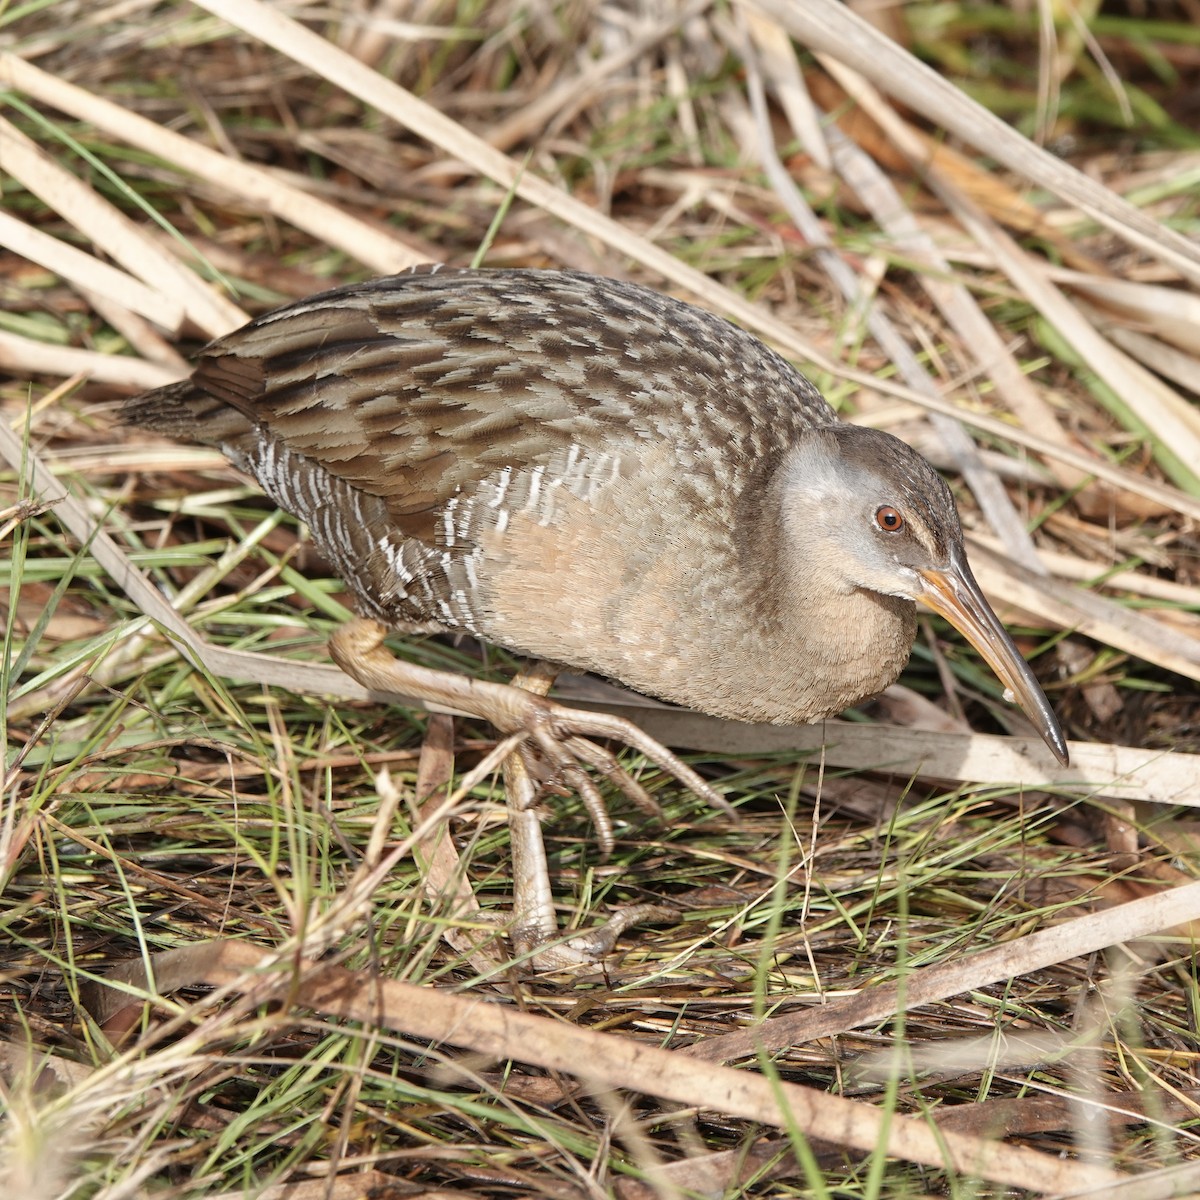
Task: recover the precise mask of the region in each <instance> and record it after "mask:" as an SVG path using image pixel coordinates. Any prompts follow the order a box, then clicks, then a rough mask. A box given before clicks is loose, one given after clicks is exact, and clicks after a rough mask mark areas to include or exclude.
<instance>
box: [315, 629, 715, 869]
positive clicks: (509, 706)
mask: <svg viewBox="0 0 1200 1200" xmlns="http://www.w3.org/2000/svg"><path fill="white" fill-rule="evenodd" d="M387 632H388V631H387V627H386V626H384V625H382V624H380V623H379V622H378V621H370V620H366V619H363V618H357V619H355V620H353V621H350V622H348V623H347V624H346V625H343V626H342V627H341V628H340V629H338V630H337V631H336V632H335V633H334V635H333V636H332V637H331V638H330V639H329V653H330V655H331V656H332V657H333V661H334V662H336V663H337V665H338V666H339V667H341V668H342V670H343V671H345V672H346V674H347V675H349V676H350V677H351V678H353V679H356V680H358V682H359V683H361V684H362V685H363V686H364V687H367V688H371V689H373V690H375V691H381V692H398V693H400V694H401V695H405V696H413V697H415V698H416V699H418V700H424V701H427V702H429V703H431V704H436V705H439V706H443V707H445V708H451V709H454V710H456V711H458V712H462V713H466V714H468V715H469V716H473V717H480V718H482V719H483V720H485V721H490V722H491V723H492V725H494V726H495V727H496V728H497V729H498V730H499V731H500V732H501V733H504V734H510V733H521V734H524V735H525V739H526V745H527V746H528V747H529V748H530V750H534V751H536V752H538V753H540V755H541V757H542V759H543V760H544V762H545V764H546V765H547V766H548V768H549V770H550V772H551V774H557V775H558V776H559V777H561V779H562V781H563V782H564V783H566V784H569V785H570V786H571V787H573V788H575V789H577V790H578V792H579V795H580V797H581V798H582V799H583V801H584V803H585V804H586V805H587V807H588V811H589V812H590V813H591V815H592V819H593V820H594V821H595V822H596V831H597V835H598V837H599V840H600V845H601V847H602V849H603V850H604V851H605V853H608V852H609V851H610V850H611V849H612V826H611V822H609V820H608V817H607V814H606V813H605V809H604V802H603V800H602V799H601V797H600V793H599V790H598V789H597V788H596V785H595V784H594V783H593V782H592V780H591V779H590V778H589V776H588V774H587V772H586V771H585V770H584V769H583V766H584V765H587V766H591V767H594V768H595V769H596V770H598V771H600V773H601V774H603V775H605V776H606V777H607V778H609V779H610V780H612V782H613V783H615V784H616V785H617V787H619V788H620V789H621V791H622V792H624V793H625V795H626V796H628V797H629V799H630V800H632V801H633V802H634V803H635V804H637V805H638V807H639V808H642V809H643V810H646V811H649V812H651V813H657V812H658V806H657V805H656V804H655V803H654V801H653V799H652V798H651V797H650V795H649V794H648V793H647V792H646V790H645V788H643V787H642V786H641V784H639V783H638V782H637V781H636V780H635V779H633V778H632V777H631V776H630V775H629V774H628V773H627V772H626V771H624V770H623V769H622V768H621V767H620V765H619V764H618V763H617V760H616V759H615V758H614V757H613V756H612V755H611V754H610V753H609V752H608V751H607V750H604V749H603V748H602V747H600V746H597V745H596V744H595V743H594V742H593V741H592V740H591V739H592V738H612V739H615V740H616V741H619V742H624V743H625V744H626V745H628V746H631V747H633V749H635V750H638V751H640V752H641V753H642V754H643V755H645V757H646V758H648V759H649V760H650V761H651V762H653V763H656V764H657V765H658V766H659V767H661V768H662V769H663V770H664V771H667V772H668V773H670V774H671V775H674V776H675V778H676V779H678V780H679V782H680V783H682V784H683V785H684V786H685V787H687V788H688V789H690V790H691V791H693V792H695V793H696V795H698V796H700V797H701V798H702V799H704V800H707V801H708V803H709V804H711V805H713V806H714V807H715V808H719V809H721V810H722V811H723V812H725V813H728V814H729V815H730V816H733V815H734V813H733V810H732V808H730V806H729V804H728V802H727V801H726V800H725V798H724V797H723V796H721V795H720V794H719V793H718V792H717V791H715V790H714V789H713V788H712V787H711V786H710V785H709V784H708V783H706V782H705V781H704V780H703V779H701V778H700V776H699V775H697V774H696V772H695V771H693V770H692V768H691V767H689V766H688V765H687V764H686V763H684V762H682V761H680V759H679V758H677V757H676V756H675V755H674V754H672V753H671V751H670V750H668V749H667V748H666V747H665V746H663V745H661V744H660V743H658V742H656V741H655V740H654V739H653V738H652V737H650V736H649V734H647V733H645V732H643V731H642V730H641V729H639V728H638V727H637V726H636V725H634V724H633V722H632V721H627V720H625V719H624V718H623V717H617V716H613V715H612V714H610V713H593V712H586V711H585V710H583V709H575V708H568V707H567V706H566V705H564V704H557V703H555V702H554V701H553V700H547V699H546V698H545V697H544V696H539V695H535V694H534V693H532V692H529V691H526V690H525V689H523V688H515V687H511V686H509V685H507V684H503V683H489V682H487V681H485V680H481V679H469V678H467V677H466V676H465V675H458V674H455V673H453V672H449V671H433V670H430V669H429V668H428V667H419V666H417V665H416V664H415V663H406V662H401V661H400V660H399V659H397V658H395V657H394V656H393V655H392V654H391V653H390V652H389V651H388V649H387V647H386V646H385V645H384V644H383V641H384V638H385V637H386V635H387ZM526 758H527V760H528V759H529V758H530V756H529V754H528V753H526ZM535 773H536V772H535Z"/></svg>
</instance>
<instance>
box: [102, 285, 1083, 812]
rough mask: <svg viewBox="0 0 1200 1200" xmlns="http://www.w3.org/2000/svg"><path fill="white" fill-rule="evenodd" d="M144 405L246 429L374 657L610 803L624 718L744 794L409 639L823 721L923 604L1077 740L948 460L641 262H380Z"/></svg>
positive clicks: (1040, 722) (864, 681)
mask: <svg viewBox="0 0 1200 1200" xmlns="http://www.w3.org/2000/svg"><path fill="white" fill-rule="evenodd" d="M123 419H124V421H125V422H126V423H128V424H132V425H137V426H141V427H144V428H146V429H149V430H153V431H156V432H158V433H162V434H165V435H168V436H171V437H175V438H178V439H182V440H188V441H193V442H200V443H203V444H207V445H211V446H216V447H219V448H220V449H221V450H222V451H223V452H224V454H225V455H226V456H227V457H228V459H229V460H230V462H231V463H232V464H233V465H234V466H235V467H236V468H238V469H239V470H240V471H242V472H243V473H244V474H246V475H248V476H250V477H251V478H252V479H253V480H255V482H256V483H257V484H258V486H259V487H260V488H261V489H262V490H263V491H264V492H265V493H266V494H267V496H268V497H270V499H271V500H272V501H274V502H275V503H276V504H277V505H279V506H280V507H281V508H283V509H286V510H287V511H289V512H291V513H293V514H294V515H295V516H296V517H298V518H299V519H300V520H302V521H303V522H305V523H306V524H307V526H308V528H309V530H310V532H311V537H312V539H313V541H314V542H315V543H316V545H317V547H318V548H319V549H320V550H321V551H322V552H323V553H324V554H325V555H326V556H327V558H328V560H329V561H330V563H331V564H332V565H333V567H334V569H335V570H336V572H337V574H338V575H340V576H341V578H342V579H343V580H344V581H345V583H346V584H347V586H348V587H349V590H350V592H351V593H352V594H353V597H354V599H355V603H356V607H357V609H358V613H359V617H358V618H357V619H356V620H355V621H354V622H351V624H350V625H348V626H347V627H345V628H344V629H343V630H340V631H338V632H337V633H335V634H334V637H333V639H332V640H331V643H330V651H331V654H332V655H333V657H334V659H335V661H337V662H338V664H339V665H340V666H341V667H342V668H343V669H344V670H345V671H347V673H349V674H350V675H352V676H353V677H355V678H357V679H358V680H359V681H360V682H362V683H364V684H365V685H366V686H368V687H371V688H374V689H376V690H390V691H400V692H403V693H405V694H408V695H415V696H417V697H418V698H422V699H425V700H428V701H432V702H434V703H438V704H446V705H449V706H450V707H453V708H457V709H458V710H460V711H466V712H470V713H472V714H473V715H478V716H482V717H485V718H487V719H488V720H491V721H492V722H493V723H494V724H495V725H496V726H497V728H499V729H500V730H501V731H502V732H507V733H512V732H520V733H523V734H525V735H526V750H529V748H530V747H532V748H533V749H532V751H531V752H532V753H533V754H534V757H540V758H542V759H545V760H548V762H549V763H550V768H551V770H552V771H557V772H560V773H561V774H562V775H563V776H564V777H565V778H566V780H567V782H568V783H570V784H571V785H572V786H577V787H578V788H579V789H580V790H581V793H586V795H585V799H587V800H588V806H589V808H590V809H592V811H593V815H596V811H597V806H599V807H600V808H602V804H600V802H599V798H598V794H597V792H596V790H595V788H594V786H593V785H591V784H590V783H589V782H588V780H587V778H586V776H587V772H586V771H585V770H583V765H586V764H590V765H591V766H593V767H599V769H600V770H601V771H602V772H603V773H604V774H607V775H609V777H610V778H614V779H616V780H617V782H618V783H619V784H620V786H622V787H623V788H624V789H625V790H626V791H629V792H630V794H632V795H634V796H635V798H638V792H639V791H640V788H639V787H638V785H636V783H633V781H631V780H629V778H628V776H626V775H625V774H624V772H623V771H622V770H621V768H620V767H619V766H618V765H616V760H615V758H613V757H612V756H611V755H609V754H608V753H607V751H605V750H604V749H603V748H602V747H600V746H598V745H597V744H596V741H595V739H596V738H607V737H616V738H618V739H620V740H625V741H627V742H629V743H630V744H632V745H634V746H636V747H637V748H639V749H642V750H644V751H645V752H646V753H647V754H649V756H650V757H651V758H652V759H654V760H655V761H657V762H658V763H659V764H660V765H663V766H664V767H665V768H666V769H668V770H670V771H672V772H673V773H674V774H676V775H677V776H678V777H679V778H680V779H682V780H683V781H684V782H685V783H687V784H688V786H691V787H693V788H695V789H696V790H698V791H699V792H700V793H701V794H702V795H704V796H706V797H707V798H709V799H710V800H711V801H712V802H714V803H721V802H723V798H722V797H720V796H719V794H717V793H716V792H715V790H714V789H713V788H712V787H711V786H710V785H709V784H708V783H707V781H704V780H702V779H700V777H699V776H698V775H697V774H696V773H695V772H694V771H692V769H691V768H690V767H687V766H686V764H683V763H681V762H680V761H679V760H678V759H677V758H675V757H674V756H673V755H672V754H671V753H670V751H668V750H666V748H665V747H660V746H658V745H657V743H653V742H650V741H649V739H647V738H646V737H645V735H641V738H640V740H639V737H638V735H639V734H640V731H637V730H636V727H634V726H632V725H630V723H628V722H623V721H621V719H620V718H616V717H612V716H608V715H606V714H597V713H584V712H580V711H577V710H574V709H571V708H568V707H567V706H565V705H561V704H557V703H556V702H554V701H551V700H548V699H545V698H543V697H540V696H533V695H531V694H529V693H526V692H520V691H518V690H517V689H514V688H512V687H508V686H506V685H503V684H494V683H486V682H483V681H478V680H471V679H466V678H465V677H461V676H454V675H452V674H449V673H443V672H431V671H428V670H427V669H425V668H421V667H417V666H415V665H413V664H407V663H403V662H400V661H398V660H396V659H395V658H393V657H392V655H391V654H390V652H388V651H387V649H386V647H385V646H384V645H383V639H384V637H385V635H387V634H388V633H389V632H391V631H400V632H402V633H415V632H423V633H428V632H441V633H447V632H448V633H467V634H471V635H474V636H475V637H477V638H479V639H481V640H482V641H484V642H487V643H491V644H494V645H497V646H501V647H504V648H506V649H508V650H511V651H514V652H516V653H518V654H521V655H526V656H530V657H532V658H535V659H542V660H546V661H548V662H551V663H554V664H557V665H559V666H562V667H568V668H571V669H573V670H576V671H590V672H594V673H597V674H599V675H601V676H604V677H607V678H609V679H611V680H614V681H616V682H618V683H621V684H623V685H625V686H627V687H630V688H632V689H634V690H635V691H638V692H642V693H645V694H647V695H649V696H651V697H655V698H657V699H659V700H663V701H667V702H670V703H674V704H677V705H682V706H683V707H686V708H690V709H694V710H698V711H700V712H704V713H708V714H712V715H714V716H718V717H725V718H730V719H733V720H738V721H749V722H769V723H773V724H785V725H804V724H809V723H811V722H813V721H816V720H820V719H821V718H824V717H827V716H830V715H833V714H836V713H839V712H841V711H843V710H845V709H847V708H849V707H851V706H853V705H855V704H857V703H859V702H860V701H862V700H864V699H866V698H868V697H871V696H874V695H875V694H877V693H879V692H881V691H882V690H883V689H885V688H886V687H888V686H889V685H890V684H892V683H893V682H894V681H895V680H896V678H897V677H898V676H899V674H900V672H901V670H902V669H903V667H904V666H905V664H906V662H907V660H908V658H909V655H910V652H911V649H912V644H913V641H914V638H915V634H916V629H917V609H918V605H921V606H924V607H925V608H928V609H931V610H932V611H934V612H936V613H939V614H941V615H942V616H944V617H945V618H947V619H948V620H949V621H950V623H951V624H953V625H954V626H956V627H957V628H958V629H959V630H960V631H961V632H962V633H963V634H964V635H965V637H966V638H967V639H968V641H970V642H971V643H972V644H973V645H974V646H975V647H976V649H977V650H978V651H979V653H980V654H981V655H982V657H983V658H984V659H985V660H986V661H987V663H988V664H989V665H990V666H991V668H992V669H993V670H994V671H995V673H996V674H997V676H998V677H999V678H1000V680H1001V682H1002V683H1003V684H1004V685H1005V688H1006V692H1007V693H1008V694H1009V695H1010V696H1011V697H1012V698H1015V700H1016V701H1017V702H1018V703H1019V704H1020V706H1021V707H1022V708H1023V709H1024V711H1025V713H1026V714H1027V716H1028V717H1029V719H1030V721H1031V722H1032V723H1033V725H1034V727H1035V728H1036V729H1037V731H1038V732H1039V733H1040V734H1041V736H1042V738H1043V739H1044V740H1045V742H1046V744H1047V746H1048V747H1049V749H1050V751H1051V753H1053V755H1054V756H1055V757H1056V758H1057V759H1058V760H1059V761H1060V762H1062V763H1064V764H1065V763H1066V762H1067V746H1066V742H1065V739H1064V737H1063V733H1062V730H1061V728H1060V726H1059V723H1058V721H1057V719H1056V717H1055V715H1054V712H1053V709H1052V708H1051V706H1050V704H1049V703H1048V701H1047V700H1046V697H1045V695H1044V693H1043V691H1042V689H1041V687H1040V685H1039V684H1038V681H1037V679H1036V677H1035V675H1034V674H1033V672H1032V670H1031V669H1030V667H1029V665H1028V664H1027V663H1026V661H1025V660H1024V658H1023V657H1022V655H1021V653H1020V651H1019V650H1018V649H1017V647H1016V646H1015V644H1014V643H1013V641H1012V639H1011V637H1010V636H1009V635H1008V633H1007V632H1006V630H1005V628H1004V626H1003V624H1002V623H1001V622H1000V620H999V619H998V618H997V616H996V615H995V613H994V612H993V610H992V608H991V606H990V605H989V604H988V602H987V600H986V598H985V597H984V594H983V592H982V591H981V590H980V588H979V585H978V584H977V583H976V581H975V579H974V577H973V575H972V574H971V570H970V567H969V565H968V562H967V556H966V551H965V548H964V542H963V532H962V526H961V523H960V519H959V515H958V511H957V508H956V506H955V502H954V498H953V496H952V494H951V492H950V489H949V487H948V486H947V484H946V482H945V481H944V480H943V479H942V477H941V476H940V475H939V474H938V473H937V471H936V470H934V468H933V467H932V466H931V465H930V464H929V463H928V462H927V461H926V460H925V459H924V458H923V457H922V456H921V455H920V454H919V453H917V452H916V451H915V450H913V449H912V448H911V447H909V446H908V445H907V444H906V443H905V442H903V441H902V440H900V439H899V438H897V437H894V436H893V435H891V434H889V433H887V432H884V431H882V430H877V429H871V428H867V427H864V426H860V425H855V424H852V423H849V422H846V421H843V420H841V419H840V418H839V417H838V416H837V414H836V413H835V412H834V410H833V409H832V408H831V407H830V405H829V404H828V403H827V401H826V400H825V399H824V397H823V396H822V395H821V393H820V392H819V391H818V390H817V388H816V387H815V386H814V385H813V384H812V383H811V382H810V381H809V380H808V379H807V378H806V377H805V376H804V375H803V374H802V373H801V372H800V371H799V370H798V369H797V368H796V367H794V366H793V365H792V364H791V363H790V362H788V361H787V360H786V359H785V358H784V357H782V356H781V355H780V354H778V353H776V352H775V351H774V350H772V349H770V348H769V347H767V346H766V345H765V344H763V343H762V342H761V341H760V340H758V339H757V338H755V337H754V336H752V335H751V334H749V333H747V332H746V331H744V330H742V329H740V328H738V327H737V326H735V325H733V324H732V323H730V322H729V321H727V320H725V319H723V318H721V317H719V316H716V315H714V314H713V313H710V312H708V311H706V310H704V309H701V308H698V307H695V306H693V305H690V304H688V303H685V302H683V301H681V300H678V299H675V298H672V297H670V296H667V295H664V294H661V293H659V292H657V291H654V290H652V289H650V288H648V287H645V286H642V285H640V284H637V283H633V282H628V281H624V280H620V279H613V278H606V277H602V276H596V275H592V274H586V273H582V272H577V271H565V270H544V269H518V268H493V269H486V268H451V267H445V266H441V265H432V266H426V267H419V268H414V269H412V270H410V271H407V272H405V273H402V274H399V275H393V276H388V277H384V278H379V279H374V280H370V281H368V282H364V283H351V284H348V285H344V286H341V287H336V288H333V289H332V290H329V291H325V292H322V293H320V294H318V295H315V296H311V297H308V298H306V299H302V300H298V301H296V302H294V303H290V304H287V305H284V306H283V307H281V308H277V309H275V310H273V311H271V312H267V313H265V314H264V315H262V316H260V317H258V318H256V319H255V320H253V321H251V322H250V323H249V324H247V325H245V326H244V327H242V328H241V329H238V330H236V331H235V332H233V333H230V334H228V335H227V336H225V337H222V338H218V339H217V340H216V341H214V342H212V343H211V344H210V345H208V346H207V347H205V348H204V349H203V350H201V351H200V353H199V356H198V358H197V361H196V364H195V367H194V370H193V371H192V374H191V376H190V377H189V378H188V379H186V380H183V381H181V382H179V383H174V384H169V385H167V386H165V387H160V388H157V389H155V390H153V391H150V392H146V393H144V394H142V395H140V396H136V397H134V398H132V399H131V400H129V401H127V402H126V404H125V406H124V411H123ZM648 746H649V749H648V748H647V747H648ZM640 798H641V799H646V797H644V795H643V796H642V797H640Z"/></svg>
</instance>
